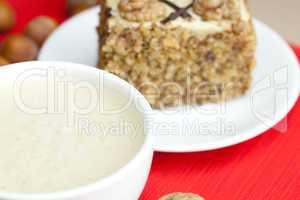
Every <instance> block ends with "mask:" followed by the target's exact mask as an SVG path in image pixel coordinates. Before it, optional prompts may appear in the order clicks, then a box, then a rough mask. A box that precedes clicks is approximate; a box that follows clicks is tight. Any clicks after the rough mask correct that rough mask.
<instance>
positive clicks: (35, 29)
mask: <svg viewBox="0 0 300 200" xmlns="http://www.w3.org/2000/svg"><path fill="white" fill-rule="evenodd" d="M57 26H58V23H57V22H56V21H55V20H54V19H53V18H51V17H48V16H40V17H37V18H34V19H33V20H31V21H30V22H29V23H28V24H27V25H26V27H25V30H24V34H25V35H26V36H28V37H29V38H31V39H32V40H33V41H34V42H36V44H37V45H38V46H42V44H43V43H44V42H45V40H46V39H47V38H48V36H49V35H50V34H51V33H52V32H53V31H54V30H55V29H56V27H57Z"/></svg>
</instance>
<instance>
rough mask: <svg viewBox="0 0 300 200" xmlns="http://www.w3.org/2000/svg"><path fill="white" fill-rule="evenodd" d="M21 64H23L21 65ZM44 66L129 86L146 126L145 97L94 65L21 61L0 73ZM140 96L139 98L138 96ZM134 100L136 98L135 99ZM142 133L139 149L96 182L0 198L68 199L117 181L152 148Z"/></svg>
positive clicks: (0, 193)
mask: <svg viewBox="0 0 300 200" xmlns="http://www.w3.org/2000/svg"><path fill="white" fill-rule="evenodd" d="M22 65H23V66H22ZM44 66H52V67H59V68H60V67H62V68H64V66H67V67H66V68H68V66H71V67H72V70H77V71H79V72H80V71H82V72H84V71H87V70H88V71H91V72H95V73H99V72H100V73H102V74H103V76H105V78H108V79H109V81H110V82H111V84H112V85H115V86H116V85H117V86H118V87H119V88H121V89H122V90H124V89H125V88H129V89H132V91H133V92H134V93H133V94H134V96H135V97H137V96H139V98H138V99H139V103H140V104H139V105H140V106H142V108H143V112H141V111H140V110H139V112H141V114H142V115H143V117H144V119H145V127H147V123H148V121H149V120H148V119H149V115H148V114H147V112H149V111H151V110H152V108H151V106H150V104H149V103H148V102H147V101H146V99H145V98H144V97H143V96H142V94H141V93H140V92H139V91H138V90H136V89H135V88H134V87H133V86H131V85H130V84H129V83H127V82H126V81H124V80H122V79H120V78H119V77H117V76H115V75H113V74H111V73H108V72H106V71H103V70H100V69H97V68H94V67H89V66H86V65H82V64H76V63H70V62H56V61H33V62H23V63H17V64H12V65H7V66H5V67H2V68H0V73H1V72H2V71H14V70H16V71H17V72H20V71H22V69H26V68H34V67H40V68H41V67H44ZM140 97H141V98H140ZM134 101H136V98H135V100H134ZM144 133H145V135H146V136H145V140H144V143H143V145H142V147H141V148H140V149H139V151H138V152H137V154H136V155H135V156H134V157H133V158H132V159H131V160H130V161H129V162H128V163H127V164H126V165H124V166H123V167H122V168H121V169H119V170H117V171H116V172H115V173H113V174H111V175H109V176H107V177H105V178H102V179H101V180H99V181H98V182H95V183H92V184H89V185H85V186H81V187H78V188H75V189H71V190H66V191H62V192H53V193H13V192H1V191H0V199H2V198H4V199H23V200H25V199H28V200H29V199H30V200H41V199H43V200H53V199H68V198H72V197H76V196H81V195H84V194H88V193H90V192H93V191H96V190H99V188H103V187H106V186H108V185H111V184H113V183H115V182H117V181H118V180H119V179H122V176H123V175H124V174H126V172H127V171H130V170H131V169H132V168H133V166H134V165H135V164H136V163H138V162H139V160H142V159H141V157H142V156H143V152H144V151H146V150H147V149H149V148H152V149H153V146H152V145H153V138H152V136H151V135H150V134H148V131H147V129H145V128H144Z"/></svg>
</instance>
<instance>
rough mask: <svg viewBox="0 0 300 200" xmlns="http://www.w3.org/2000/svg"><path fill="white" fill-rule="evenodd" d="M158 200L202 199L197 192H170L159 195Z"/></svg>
mask: <svg viewBox="0 0 300 200" xmlns="http://www.w3.org/2000/svg"><path fill="white" fill-rule="evenodd" d="M159 200H204V198H202V197H200V196H199V195H197V194H192V193H179V192H178V193H172V194H167V195H165V196H163V197H161V198H160V199H159Z"/></svg>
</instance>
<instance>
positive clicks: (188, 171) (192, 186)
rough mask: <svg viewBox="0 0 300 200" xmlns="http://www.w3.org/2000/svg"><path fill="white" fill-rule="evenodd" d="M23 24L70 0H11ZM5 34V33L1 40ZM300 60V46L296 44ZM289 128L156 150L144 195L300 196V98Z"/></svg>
mask: <svg viewBox="0 0 300 200" xmlns="http://www.w3.org/2000/svg"><path fill="white" fill-rule="evenodd" d="M9 1H10V2H11V4H12V5H13V7H14V8H15V9H16V12H17V26H16V27H15V29H14V30H13V32H18V31H21V30H22V29H23V27H24V24H25V23H26V22H27V21H28V20H30V19H31V18H33V17H34V16H38V15H50V16H52V17H54V18H56V19H57V20H59V21H60V22H62V21H63V20H64V19H66V12H65V1H64V0H9ZM3 37H5V36H4V35H0V40H1V39H3ZM293 48H294V50H295V52H296V53H297V55H298V58H299V60H300V48H297V47H295V46H294V47H293ZM287 123H288V131H287V132H286V133H282V134H279V133H278V132H276V131H275V130H269V131H267V132H266V133H265V134H263V135H261V136H259V137H257V138H255V139H252V140H250V141H248V142H245V143H243V144H239V145H235V146H233V147H229V148H225V149H221V150H217V151H210V152H202V153H189V154H167V153H156V154H155V158H154V163H153V168H152V171H151V174H150V178H149V181H148V183H147V186H146V188H145V191H144V192H143V194H142V196H141V200H157V199H158V197H160V196H161V195H163V194H166V193H169V192H174V191H183V192H194V193H199V194H201V195H202V196H204V197H205V198H206V199H214V200H215V199H217V200H219V199H220V200H221V199H222V200H223V199H230V200H244V199H249V200H250V199H253V200H254V199H255V200H267V199H272V200H273V199H274V200H275V199H276V200H281V199H282V200H283V199H284V200H300V100H298V102H297V104H296V105H295V107H294V108H293V110H292V111H291V112H290V113H289V115H288V116H287Z"/></svg>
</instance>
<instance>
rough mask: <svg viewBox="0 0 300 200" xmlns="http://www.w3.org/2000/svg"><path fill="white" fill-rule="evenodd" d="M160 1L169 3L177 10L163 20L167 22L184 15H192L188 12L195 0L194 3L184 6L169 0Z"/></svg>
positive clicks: (184, 16)
mask: <svg viewBox="0 0 300 200" xmlns="http://www.w3.org/2000/svg"><path fill="white" fill-rule="evenodd" d="M159 1H160V2H163V3H165V4H167V5H168V6H170V7H172V8H173V9H174V10H175V11H174V12H172V13H171V14H170V15H169V16H168V17H167V18H165V19H163V20H162V21H161V23H162V24H166V23H168V22H170V21H173V20H176V19H177V18H178V17H182V18H184V19H186V18H191V17H192V16H191V14H190V13H189V12H188V9H190V8H191V7H192V6H193V3H194V1H195V0H193V1H192V3H190V4H189V5H187V6H185V7H183V8H181V7H179V6H177V5H176V4H174V3H172V2H170V1H168V0H159Z"/></svg>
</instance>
